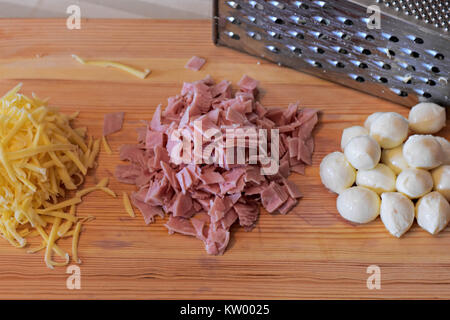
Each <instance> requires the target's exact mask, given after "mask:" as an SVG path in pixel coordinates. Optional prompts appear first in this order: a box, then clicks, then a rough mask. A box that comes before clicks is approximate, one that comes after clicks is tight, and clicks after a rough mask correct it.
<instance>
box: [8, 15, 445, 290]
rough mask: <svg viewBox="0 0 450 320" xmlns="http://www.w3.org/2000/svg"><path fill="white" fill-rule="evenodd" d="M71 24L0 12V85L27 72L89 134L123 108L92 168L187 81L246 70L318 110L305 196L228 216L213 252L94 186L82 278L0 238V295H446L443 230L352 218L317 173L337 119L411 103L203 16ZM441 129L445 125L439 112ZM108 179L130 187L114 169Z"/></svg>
mask: <svg viewBox="0 0 450 320" xmlns="http://www.w3.org/2000/svg"><path fill="white" fill-rule="evenodd" d="M81 27H82V28H81V30H68V29H66V27H65V20H0V95H2V94H3V93H4V92H6V91H7V90H9V89H10V88H12V87H13V86H15V85H16V84H17V83H18V82H23V83H24V89H23V91H24V93H26V94H31V93H32V92H35V93H36V94H37V95H38V96H40V97H50V105H51V106H58V107H60V109H61V110H62V111H63V112H67V113H69V112H73V111H76V110H79V111H81V114H80V117H79V120H78V121H77V124H79V125H87V126H88V127H89V132H91V133H92V134H94V135H97V136H99V135H100V134H101V130H102V125H103V114H104V113H106V112H113V111H125V112H126V116H125V123H124V129H123V130H122V131H121V132H119V133H116V134H114V135H112V136H110V138H109V141H110V144H111V146H112V148H113V149H114V154H113V155H106V154H105V153H102V154H101V156H100V158H99V163H100V164H99V167H98V169H97V170H95V171H93V172H91V173H90V175H91V176H92V177H94V178H101V177H104V176H110V177H112V176H113V174H112V173H113V171H114V167H115V165H116V164H118V163H119V161H118V149H119V147H120V145H122V144H124V143H134V142H135V141H136V131H135V129H136V128H138V127H139V126H140V125H141V124H140V120H146V119H150V118H151V116H152V114H153V112H154V110H155V107H156V106H157V105H158V104H159V103H165V102H166V99H167V97H169V96H172V95H175V94H177V93H178V92H179V91H180V89H181V86H182V83H183V81H194V80H198V79H201V78H203V77H205V76H206V75H207V74H210V75H211V76H212V77H213V78H214V79H216V80H221V79H229V80H232V81H233V82H234V83H236V81H238V80H239V79H240V77H241V76H242V75H243V74H244V73H246V74H248V75H250V76H252V77H255V78H256V79H259V80H260V81H261V88H262V92H263V103H264V104H265V105H267V106H287V105H288V104H289V103H290V102H293V101H296V100H300V101H301V103H302V105H303V106H305V107H312V108H319V109H320V110H322V113H321V117H320V125H319V126H318V128H317V129H316V131H315V136H316V146H317V147H316V152H315V154H314V163H313V166H312V167H309V168H307V169H306V175H305V176H300V175H296V174H294V175H293V176H292V179H293V180H294V181H295V182H296V183H297V184H298V185H299V186H300V188H301V190H302V192H303V193H304V195H305V197H304V198H303V199H302V200H301V202H300V203H299V205H298V206H297V207H296V208H295V209H294V210H293V211H291V212H290V213H289V214H288V215H286V216H280V215H270V214H268V213H267V212H265V211H263V212H262V214H261V218H260V219H259V222H258V225H257V226H256V228H255V229H254V230H253V231H252V232H245V231H244V230H242V229H240V228H237V227H236V228H233V229H232V237H231V243H230V245H229V248H228V250H227V251H226V253H225V255H223V256H219V257H216V256H209V255H207V254H206V253H205V251H204V249H203V245H202V243H201V242H200V241H198V240H196V239H194V238H190V237H187V236H182V235H171V236H170V235H168V234H167V230H166V228H165V227H164V226H163V223H164V221H162V220H160V219H159V220H158V221H157V222H156V223H155V224H153V225H149V226H147V225H145V224H144V221H143V218H142V217H141V216H140V215H139V216H138V217H136V218H134V219H133V218H130V217H129V216H128V215H127V214H126V213H125V211H124V209H123V207H122V202H121V199H111V198H109V197H108V196H104V195H103V194H100V193H97V194H92V195H90V196H87V197H86V198H85V199H86V200H85V201H84V203H83V204H82V205H81V206H80V208H79V211H78V212H79V215H81V216H85V215H89V214H91V215H95V216H96V220H95V221H93V222H91V223H89V224H88V225H86V226H85V229H84V231H83V233H82V235H81V239H80V249H79V252H80V257H81V259H82V261H83V264H82V265H81V267H80V268H81V289H80V290H69V289H67V287H66V280H67V278H68V276H69V275H68V274H66V268H56V269H55V270H53V271H52V270H49V269H47V267H46V266H45V264H44V261H43V254H42V253H37V254H34V255H31V254H27V253H26V252H25V251H26V250H18V249H15V248H12V247H11V246H10V245H9V244H7V243H6V242H5V241H3V240H1V241H0V298H1V299H5V298H34V299H47V298H58V299H59V298H62V299H84V298H86V299H100V298H114V299H124V298H125V299H203V298H207V299H213V298H228V299H237V298H245V299H262V298H266V299H278V298H288V299H300V298H345V299H347V298H348V299H356V298H450V272H449V268H450V250H449V249H448V248H449V246H450V229H448V228H447V229H446V230H444V231H443V232H442V233H440V234H439V235H437V236H435V237H433V236H431V235H429V234H428V233H427V232H425V231H423V230H421V229H420V228H419V227H418V226H417V225H416V224H415V225H414V226H413V227H412V229H411V231H409V232H408V233H407V234H406V235H405V236H404V237H403V238H401V239H395V238H393V237H392V236H390V234H389V233H388V232H387V231H386V230H385V228H384V226H383V224H382V222H381V221H380V219H377V220H376V221H375V222H372V223H369V224H367V225H359V226H356V225H352V224H350V223H347V222H345V221H344V220H343V219H341V218H340V216H339V214H338V213H337V211H336V208H335V200H336V196H335V195H334V194H331V193H329V192H328V191H327V190H326V189H325V188H324V187H323V186H322V184H321V182H320V179H319V163H320V161H321V159H322V158H323V157H324V156H325V155H326V154H327V153H329V152H332V151H336V150H338V149H339V145H340V134H341V131H342V129H343V128H345V127H348V126H352V125H361V124H362V123H363V121H364V120H365V118H366V117H367V116H368V115H369V114H371V113H373V112H375V111H395V112H399V113H401V114H403V115H407V113H408V109H405V108H403V107H400V106H397V105H394V104H392V103H390V102H387V101H383V100H381V99H378V98H375V97H372V96H369V95H366V94H363V93H360V92H357V91H354V90H351V89H348V88H344V87H341V86H339V85H336V84H333V83H330V82H327V81H324V80H320V79H317V78H314V77H312V76H309V75H305V74H302V73H299V72H296V71H293V70H289V69H285V68H282V67H278V66H277V65H273V64H270V63H267V62H265V61H262V60H258V59H256V58H254V57H250V56H247V55H244V54H241V53H238V52H235V51H232V50H230V49H228V48H222V47H215V46H214V45H213V44H212V41H211V24H210V22H209V21H176V20H172V21H150V20H149V21H147V20H133V21H132V20H90V19H89V20H87V21H86V20H83V21H82V26H81ZM73 53H76V54H78V55H80V56H81V57H84V58H87V59H89V58H93V59H99V58H103V59H111V60H116V61H121V62H124V63H128V64H130V65H134V66H136V67H139V68H142V69H144V68H150V69H151V70H152V74H151V75H150V76H149V77H148V78H147V79H145V80H140V79H137V78H134V77H133V76H131V75H129V74H126V73H123V72H121V71H118V70H113V69H105V68H99V67H93V66H83V65H80V64H78V63H77V62H75V61H74V60H73V59H72V58H71V54H73ZM193 55H199V56H202V57H205V58H207V60H208V62H207V64H206V66H205V67H204V68H203V69H202V70H201V71H200V72H193V71H189V70H186V69H184V68H183V66H184V65H185V63H186V61H187V60H188V59H189V58H190V57H192V56H193ZM440 134H441V135H443V136H445V137H447V138H450V126H449V124H448V123H447V129H445V130H444V131H443V132H441V133H440ZM91 180H93V178H91ZM111 187H112V189H114V190H115V191H116V192H117V193H121V192H122V191H132V190H133V187H132V186H128V185H123V184H120V183H118V182H117V181H116V180H115V179H114V178H112V183H111ZM61 245H62V246H65V244H64V243H62V244H61ZM370 265H377V266H379V267H380V268H381V289H380V290H368V289H367V286H366V281H367V278H368V277H369V274H367V273H366V270H367V267H368V266H370Z"/></svg>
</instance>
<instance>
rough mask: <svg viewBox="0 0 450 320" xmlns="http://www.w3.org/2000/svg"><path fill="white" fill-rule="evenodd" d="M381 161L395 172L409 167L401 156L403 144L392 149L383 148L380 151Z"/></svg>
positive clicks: (397, 172)
mask: <svg viewBox="0 0 450 320" xmlns="http://www.w3.org/2000/svg"><path fill="white" fill-rule="evenodd" d="M381 162H383V163H384V164H385V165H387V166H388V167H389V168H391V169H392V171H394V173H395V174H399V173H400V172H402V171H403V170H405V169H408V168H409V166H408V162H406V160H405V158H404V157H403V145H401V146H398V147H395V148H393V149H383V151H381Z"/></svg>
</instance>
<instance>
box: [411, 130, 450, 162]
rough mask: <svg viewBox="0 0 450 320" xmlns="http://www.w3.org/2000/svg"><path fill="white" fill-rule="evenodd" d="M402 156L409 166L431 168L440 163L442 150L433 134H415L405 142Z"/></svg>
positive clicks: (442, 154)
mask: <svg viewBox="0 0 450 320" xmlns="http://www.w3.org/2000/svg"><path fill="white" fill-rule="evenodd" d="M403 157H404V158H405V160H406V162H408V165H409V166H410V167H413V168H422V169H433V168H436V167H438V166H440V165H441V164H442V162H443V160H444V151H443V150H442V147H441V144H440V143H439V142H438V140H437V139H436V138H435V137H434V136H432V135H419V134H415V135H413V136H410V137H409V138H408V140H407V141H406V142H405V144H404V146H403Z"/></svg>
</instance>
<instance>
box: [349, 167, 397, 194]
mask: <svg viewBox="0 0 450 320" xmlns="http://www.w3.org/2000/svg"><path fill="white" fill-rule="evenodd" d="M395 180H396V176H395V173H394V171H392V170H391V169H390V168H389V167H388V166H386V165H384V164H382V163H379V164H377V165H376V166H375V168H373V169H368V170H358V172H357V173H356V184H357V185H358V186H361V187H366V188H369V189H371V190H373V191H375V192H376V193H378V194H381V193H383V192H389V191H395Z"/></svg>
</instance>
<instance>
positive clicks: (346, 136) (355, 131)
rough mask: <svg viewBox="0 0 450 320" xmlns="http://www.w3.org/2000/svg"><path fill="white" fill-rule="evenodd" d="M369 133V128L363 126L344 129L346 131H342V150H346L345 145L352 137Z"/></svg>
mask: <svg viewBox="0 0 450 320" xmlns="http://www.w3.org/2000/svg"><path fill="white" fill-rule="evenodd" d="M368 134H369V130H367V129H366V128H364V127H361V126H353V127H350V128H346V129H344V131H342V138H341V148H342V150H344V148H345V146H346V145H347V143H348V142H349V141H350V140H351V139H352V138H354V137H359V136H366V135H368Z"/></svg>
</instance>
